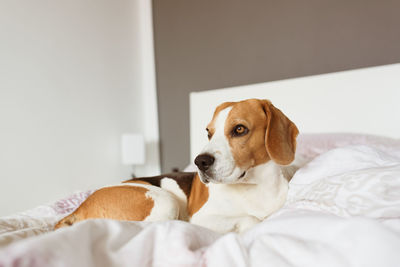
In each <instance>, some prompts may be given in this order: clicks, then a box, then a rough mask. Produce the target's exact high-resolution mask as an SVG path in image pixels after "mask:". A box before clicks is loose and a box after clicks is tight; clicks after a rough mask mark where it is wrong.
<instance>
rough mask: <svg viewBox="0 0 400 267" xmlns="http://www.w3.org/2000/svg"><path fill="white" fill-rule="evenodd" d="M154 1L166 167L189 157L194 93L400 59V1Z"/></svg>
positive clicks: (177, 165) (161, 124) (182, 162)
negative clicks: (191, 104) (190, 120)
mask: <svg viewBox="0 0 400 267" xmlns="http://www.w3.org/2000/svg"><path fill="white" fill-rule="evenodd" d="M153 6H154V9H153V16H154V31H155V49H156V67H157V83H158V101H159V118H160V138H161V160H162V166H163V170H164V171H169V170H170V169H171V168H172V167H180V168H183V167H185V165H187V164H188V163H189V158H190V156H189V92H191V91H200V90H209V89H216V88H223V87H229V86H235V85H243V84H250V83H259V82H267V81H273V80H280V79H286V78H292V77H300V76H307V75H314V74H321V73H329V72H335V71H341V70H348V69H355V68H361V67H368V66H375V65H384V64H390V63H396V62H400V50H399V47H400V31H399V27H400V16H398V10H400V2H399V1H392V0H382V1H377V0H352V1H348V0H336V1H327V0H323V1H321V0H307V1H286V0H283V1H272V0H267V1H259V0H248V1H240V0H204V1H186V0H169V1H163V0H153ZM204 127H205V126H204Z"/></svg>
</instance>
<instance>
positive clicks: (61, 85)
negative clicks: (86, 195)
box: [0, 0, 159, 215]
mask: <svg viewBox="0 0 400 267" xmlns="http://www.w3.org/2000/svg"><path fill="white" fill-rule="evenodd" d="M151 29H152V25H151V2H150V1H134V0H132V1H128V0H124V1H111V0H96V1H95V0H90V1H79V0H69V1H46V0H38V1H28V0H25V1H13V0H4V1H2V4H1V9H0V59H1V60H0V77H1V78H0V122H1V123H0V179H1V182H0V215H6V214H9V213H12V212H15V211H20V210H24V209H27V208H31V207H34V206H36V205H39V204H42V203H46V202H51V201H53V200H55V199H57V198H60V197H62V196H66V195H68V194H71V193H72V192H74V191H76V190H86V189H89V188H95V187H97V186H101V185H106V184H113V183H118V182H119V181H121V180H123V179H127V178H129V177H130V174H131V172H132V167H131V166H123V165H122V164H121V159H120V141H121V140H120V137H121V134H123V133H130V132H139V133H143V134H146V140H147V142H148V144H147V146H148V151H147V152H148V153H147V154H148V158H147V160H148V161H147V162H148V165H146V166H143V167H141V168H139V169H138V170H137V171H138V172H139V174H143V175H146V174H154V173H158V172H159V155H158V147H157V143H158V125H157V124H158V121H157V108H156V98H155V82H154V65H152V63H151V62H152V56H153V51H152V38H151V36H152V31H151ZM149 37H150V38H149ZM149 40H150V41H149ZM146 62H147V63H146ZM148 62H150V63H148ZM152 75H153V77H152ZM151 79H153V81H151ZM145 118H147V119H145ZM149 120H150V121H151V122H150V123H149V122H148V121H149Z"/></svg>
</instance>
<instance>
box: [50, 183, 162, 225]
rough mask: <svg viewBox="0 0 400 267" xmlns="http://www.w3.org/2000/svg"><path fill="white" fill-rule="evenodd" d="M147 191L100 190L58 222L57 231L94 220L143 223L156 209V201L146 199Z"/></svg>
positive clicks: (118, 187)
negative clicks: (80, 222) (77, 223)
mask: <svg viewBox="0 0 400 267" xmlns="http://www.w3.org/2000/svg"><path fill="white" fill-rule="evenodd" d="M147 191H148V189H146V188H143V187H139V186H138V187H134V186H123V185H122V186H114V187H106V188H102V189H99V190H97V191H96V192H94V193H93V194H92V195H90V196H89V197H88V198H87V199H86V200H85V201H84V202H83V203H82V204H81V205H80V206H79V208H78V209H77V210H76V211H74V212H73V213H72V214H71V215H69V216H67V217H65V218H64V219H62V220H61V221H60V222H58V223H57V225H56V226H55V229H57V228H60V227H64V226H70V225H72V224H74V223H76V222H79V221H82V220H86V219H94V218H99V219H114V220H129V221H143V220H144V219H146V217H147V216H149V215H150V213H151V210H152V209H153V207H154V201H153V200H152V199H151V198H148V197H146V193H147Z"/></svg>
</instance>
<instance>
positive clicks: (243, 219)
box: [191, 215, 261, 234]
mask: <svg viewBox="0 0 400 267" xmlns="http://www.w3.org/2000/svg"><path fill="white" fill-rule="evenodd" d="M260 222H261V220H259V219H258V218H256V217H254V216H251V215H248V216H222V215H207V216H201V217H197V218H196V217H193V218H192V220H191V223H193V224H197V225H200V226H203V227H206V228H208V229H211V230H213V231H215V232H218V233H221V234H225V233H228V232H237V233H242V232H244V231H246V230H248V229H250V228H251V227H253V226H254V225H256V224H257V223H260Z"/></svg>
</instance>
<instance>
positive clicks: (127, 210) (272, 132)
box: [55, 99, 299, 233]
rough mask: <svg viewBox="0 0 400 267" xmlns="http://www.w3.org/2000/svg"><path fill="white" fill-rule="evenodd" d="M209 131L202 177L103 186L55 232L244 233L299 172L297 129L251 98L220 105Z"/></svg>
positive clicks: (275, 204)
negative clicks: (169, 224)
mask: <svg viewBox="0 0 400 267" xmlns="http://www.w3.org/2000/svg"><path fill="white" fill-rule="evenodd" d="M206 130H207V134H208V139H209V142H208V144H207V145H206V146H205V147H204V149H203V151H202V152H201V153H200V154H199V155H198V156H197V157H196V159H195V161H194V162H195V164H196V165H197V167H198V172H197V173H189V172H186V173H185V172H184V173H172V174H165V175H160V176H154V177H145V178H136V179H132V180H129V181H126V182H124V183H122V184H119V185H115V186H109V187H104V188H101V189H99V190H97V191H95V192H94V193H93V194H92V195H91V196H89V197H88V198H87V200H86V201H85V202H83V203H82V204H81V206H80V207H79V208H78V209H77V210H75V211H74V212H73V213H72V214H71V215H69V216H67V217H65V218H64V219H62V220H61V221H60V222H59V223H58V224H57V225H56V226H55V228H59V227H63V226H67V225H72V224H74V223H76V222H78V221H82V220H85V219H90V218H110V219H118V220H133V221H160V220H174V219H180V220H186V221H190V222H191V223H194V224H197V225H200V226H204V227H206V228H209V229H212V230H214V231H216V232H220V233H226V232H230V231H235V232H243V231H245V230H247V229H249V228H250V227H252V226H253V225H255V224H257V223H259V222H260V221H262V220H263V219H265V218H266V217H268V216H269V215H270V214H271V213H273V212H275V211H276V210H278V209H279V208H280V207H282V205H283V204H284V202H285V200H286V195H287V191H288V182H289V181H290V179H291V177H292V176H293V174H294V172H295V171H296V169H297V168H298V167H299V165H298V164H297V163H296V164H294V162H293V161H294V159H295V151H296V137H297V135H298V129H297V127H296V125H295V124H294V123H293V122H292V121H290V120H289V119H288V118H287V117H286V116H285V115H284V114H283V113H282V112H281V111H280V110H279V109H277V108H276V107H274V106H273V105H272V104H271V102H270V101H268V100H259V99H248V100H244V101H240V102H227V103H223V104H221V105H219V106H218V107H217V108H216V110H215V112H214V115H213V118H212V120H211V122H210V123H209V124H208V126H207V128H206ZM291 163H292V164H291ZM289 164H291V165H289Z"/></svg>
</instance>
